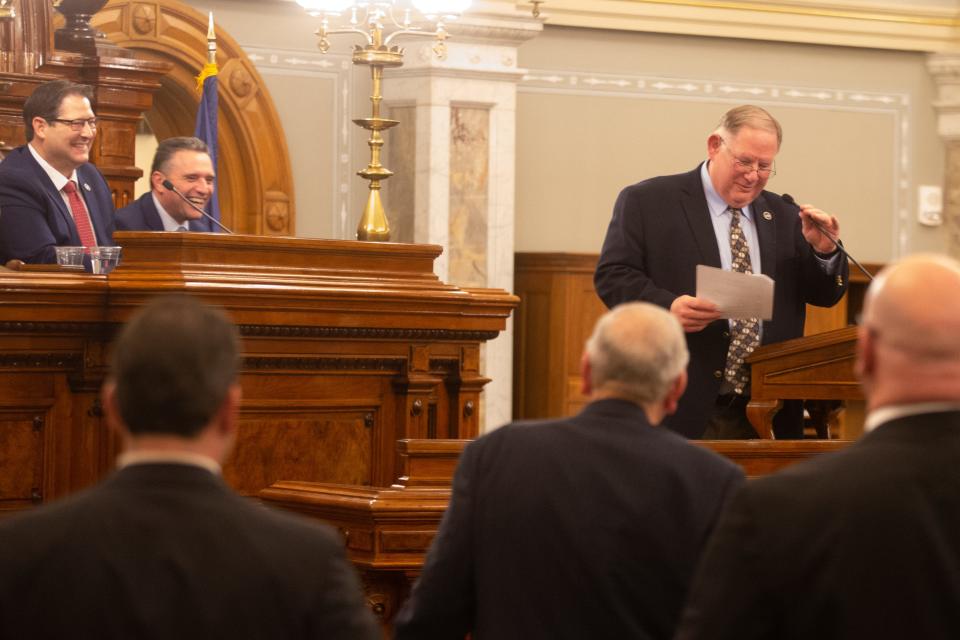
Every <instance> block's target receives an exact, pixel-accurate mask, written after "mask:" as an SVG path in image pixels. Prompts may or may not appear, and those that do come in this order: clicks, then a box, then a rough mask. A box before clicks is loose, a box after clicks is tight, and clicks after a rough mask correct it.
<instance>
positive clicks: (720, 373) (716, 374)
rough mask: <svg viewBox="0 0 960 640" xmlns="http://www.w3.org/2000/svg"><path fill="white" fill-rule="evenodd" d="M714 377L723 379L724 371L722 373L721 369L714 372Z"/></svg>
mask: <svg viewBox="0 0 960 640" xmlns="http://www.w3.org/2000/svg"><path fill="white" fill-rule="evenodd" d="M713 377H714V378H716V379H717V380H719V379H720V378H722V377H723V371H720V370H719V369H717V370H716V371H714V372H713Z"/></svg>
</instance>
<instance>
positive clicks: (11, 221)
mask: <svg viewBox="0 0 960 640" xmlns="http://www.w3.org/2000/svg"><path fill="white" fill-rule="evenodd" d="M92 96H93V93H92V91H91V89H90V87H87V86H85V85H79V84H74V83H72V82H68V81H66V80H53V81H51V82H47V83H44V84H42V85H40V86H39V87H37V88H36V90H35V91H34V92H33V94H32V95H31V96H30V97H29V98H27V101H26V102H25V103H24V105H23V121H24V125H25V127H26V135H27V144H25V145H24V146H22V147H17V148H16V149H14V150H13V151H11V152H10V153H9V154H8V155H7V157H6V159H5V160H4V161H3V162H0V265H3V264H6V263H7V262H8V261H10V260H14V259H16V260H22V261H23V262H28V263H56V261H57V256H56V252H55V250H54V247H57V246H80V245H83V246H87V247H93V246H97V245H111V244H113V197H112V196H111V193H110V187H109V186H107V182H106V180H104V179H103V176H102V175H100V172H99V171H97V169H96V167H94V166H93V165H92V164H90V163H89V162H88V160H89V159H90V149H91V148H92V146H93V139H94V137H95V136H96V135H97V118H96V116H95V115H94V113H93V107H91V105H90V101H91V99H92Z"/></svg>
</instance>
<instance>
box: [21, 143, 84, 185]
mask: <svg viewBox="0 0 960 640" xmlns="http://www.w3.org/2000/svg"><path fill="white" fill-rule="evenodd" d="M27 149H29V150H30V154H31V155H32V156H33V159H34V160H36V161H37V164H39V165H40V168H41V169H43V170H44V171H45V172H46V174H47V175H48V176H50V180H51V181H52V182H53V186H55V187H56V188H57V191H63V188H64V187H65V186H66V185H67V183H68V182H70V181H71V180H73V181H74V182H76V183H77V185H79V184H80V181H79V180H77V170H76V169H74V170H73V173H71V174H70V177H69V178H67V177H66V176H64V175H63V174H62V173H60V172H59V171H57V170H56V169H54V168H53V166H52V165H51V164H50V163H49V162H47V161H46V160H44V159H43V156H41V155H40V152H39V151H37V150H36V149H34V148H33V145H32V144H30V143H29V142H28V143H27Z"/></svg>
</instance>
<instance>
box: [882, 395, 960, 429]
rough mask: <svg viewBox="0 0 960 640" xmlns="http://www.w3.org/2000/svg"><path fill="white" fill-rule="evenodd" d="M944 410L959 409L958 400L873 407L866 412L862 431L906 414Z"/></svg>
mask: <svg viewBox="0 0 960 640" xmlns="http://www.w3.org/2000/svg"><path fill="white" fill-rule="evenodd" d="M944 411H960V402H951V401H949V400H944V401H941V402H916V403H913V404H891V405H888V406H886V407H880V408H879V409H874V410H873V411H871V412H870V413H868V414H867V419H866V420H865V421H864V423H863V431H864V432H865V433H866V432H870V431H873V430H874V429H876V428H877V427H879V426H880V425H882V424H886V423H887V422H891V421H893V420H898V419H900V418H906V417H907V416H916V415H920V414H921V413H942V412H944Z"/></svg>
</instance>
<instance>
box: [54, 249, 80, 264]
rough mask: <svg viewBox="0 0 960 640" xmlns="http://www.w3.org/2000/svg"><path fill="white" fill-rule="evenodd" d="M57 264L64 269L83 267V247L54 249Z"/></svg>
mask: <svg viewBox="0 0 960 640" xmlns="http://www.w3.org/2000/svg"><path fill="white" fill-rule="evenodd" d="M54 250H55V251H56V252H57V264H59V265H61V266H64V267H83V255H84V247H54Z"/></svg>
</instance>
